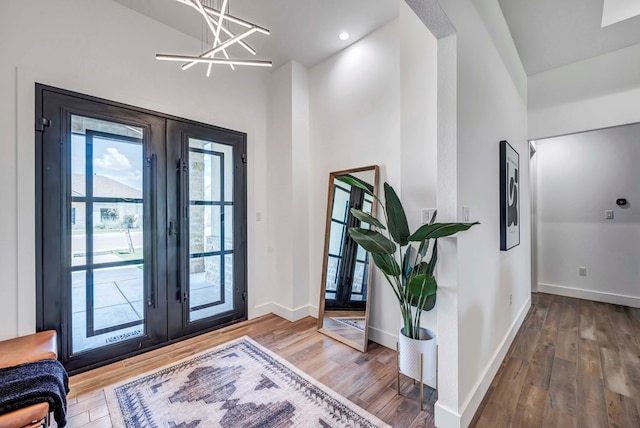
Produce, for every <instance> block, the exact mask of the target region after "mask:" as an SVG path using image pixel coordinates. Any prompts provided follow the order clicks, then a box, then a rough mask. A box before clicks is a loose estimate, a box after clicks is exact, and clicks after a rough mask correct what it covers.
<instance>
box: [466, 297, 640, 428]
mask: <svg viewBox="0 0 640 428" xmlns="http://www.w3.org/2000/svg"><path fill="white" fill-rule="evenodd" d="M471 426H475V427H492V428H499V427H509V426H512V427H543V426H544V427H572V426H573V427H581V428H582V427H607V426H609V427H630V428H631V427H638V426H640V310H639V309H634V308H628V307H623V306H618V305H610V304H606V303H599V302H591V301H588V300H580V299H574V298H569V297H562V296H556V295H550V294H543V293H538V294H533V297H532V306H531V310H530V311H529V314H528V316H527V318H526V320H525V322H524V323H523V325H522V327H521V328H520V331H519V332H518V335H517V336H516V338H515V340H514V342H513V344H512V346H511V349H510V350H509V353H508V354H507V357H506V358H505V361H504V362H503V363H502V366H501V367H500V370H499V371H498V374H497V375H496V377H495V379H494V380H493V383H492V384H491V387H490V388H489V391H488V392H487V394H486V395H485V398H484V400H483V402H482V404H481V405H480V408H479V409H478V412H477V413H476V415H475V417H474V421H473V422H472V424H471Z"/></svg>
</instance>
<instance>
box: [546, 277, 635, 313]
mask: <svg viewBox="0 0 640 428" xmlns="http://www.w3.org/2000/svg"><path fill="white" fill-rule="evenodd" d="M538 292H540V293H549V294H557V295H559V296H566V297H575V298H578V299H585V300H595V301H596V302H604V303H611V304H614V305H623V306H631V307H633V308H640V298H639V297H634V296H626V295H624V294H616V293H607V292H603V291H593V290H585V289H583V288H573V287H565V286H563V285H554V284H544V283H541V282H539V283H538Z"/></svg>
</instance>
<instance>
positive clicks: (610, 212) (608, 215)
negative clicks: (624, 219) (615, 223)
mask: <svg viewBox="0 0 640 428" xmlns="http://www.w3.org/2000/svg"><path fill="white" fill-rule="evenodd" d="M604 219H605V220H613V210H605V212H604Z"/></svg>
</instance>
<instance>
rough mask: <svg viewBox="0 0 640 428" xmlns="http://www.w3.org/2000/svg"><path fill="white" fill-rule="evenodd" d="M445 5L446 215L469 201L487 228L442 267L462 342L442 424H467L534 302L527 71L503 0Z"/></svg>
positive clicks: (453, 0) (449, 375)
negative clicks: (451, 114) (449, 108)
mask: <svg viewBox="0 0 640 428" xmlns="http://www.w3.org/2000/svg"><path fill="white" fill-rule="evenodd" d="M440 3H441V5H442V7H443V9H444V10H445V12H446V14H447V16H448V17H449V19H450V20H451V22H452V24H453V26H454V27H455V28H456V30H457V32H456V34H455V39H453V40H441V41H440V43H446V45H445V46H447V45H449V44H452V43H454V44H455V46H456V52H455V58H456V71H455V72H456V73H457V81H456V83H457V88H456V89H455V91H456V94H457V98H456V102H457V107H456V113H455V114H456V117H455V123H457V125H456V126H457V128H456V133H457V174H456V176H457V201H456V204H457V216H458V218H457V219H456V218H449V219H446V218H445V219H441V220H443V221H446V220H460V214H461V209H462V207H469V208H470V214H471V220H477V221H480V222H481V225H480V226H476V227H475V228H473V229H472V230H470V231H468V232H465V233H463V234H461V235H460V236H459V237H458V238H454V239H450V240H448V241H449V242H446V243H444V244H445V245H447V246H452V247H453V248H454V250H453V253H454V255H455V256H456V257H455V259H454V260H453V264H451V263H449V262H448V261H447V262H445V263H443V264H441V265H440V267H439V273H440V271H442V270H443V269H444V270H445V271H447V270H450V269H451V267H452V266H453V267H454V268H455V269H456V274H455V275H452V274H451V273H447V274H446V276H447V277H448V278H451V280H452V281H455V282H451V283H449V282H448V283H445V284H440V285H441V286H443V290H442V291H443V294H444V293H448V294H454V295H455V297H450V299H453V300H455V299H457V304H451V305H450V306H449V308H448V310H450V311H453V312H454V313H457V317H455V319H453V320H449V323H457V325H456V332H457V335H458V337H457V343H456V344H447V346H448V347H449V348H452V347H454V346H457V349H456V350H453V351H452V350H449V352H448V355H449V357H450V358H452V357H453V358H456V359H457V360H456V361H453V362H451V361H449V359H445V358H442V355H441V356H440V358H439V363H440V367H439V375H440V379H439V385H442V386H441V392H442V394H440V393H439V400H438V403H437V404H436V423H437V424H438V425H439V426H467V425H468V424H469V422H470V420H471V418H472V417H473V414H474V413H475V410H476V409H477V407H478V405H479V403H480V401H481V400H482V398H483V396H484V394H485V392H486V391H487V389H488V387H489V385H490V383H491V381H492V379H493V376H494V375H495V373H496V371H497V369H498V367H499V365H500V363H501V362H502V359H503V358H504V355H505V354H506V352H507V350H508V347H509V345H510V344H511V341H512V340H513V337H514V335H515V333H516V332H517V330H518V328H519V326H520V324H521V323H522V320H523V319H524V316H525V314H526V312H527V309H528V308H529V306H530V290H531V287H530V286H531V270H530V263H531V251H530V240H529V235H530V214H529V202H528V201H529V189H528V188H529V184H528V176H529V173H528V144H527V100H526V76H525V73H524V69H523V68H522V65H521V63H520V61H519V59H518V57H517V53H516V50H515V47H514V46H513V41H512V40H511V36H510V35H509V33H508V30H507V27H506V24H505V22H504V18H503V16H502V14H501V13H500V8H499V5H498V3H497V1H495V0H478V1H474V2H473V3H471V2H468V1H463V0H442V1H441V2H440ZM489 28H491V31H489ZM440 47H441V46H439V48H440ZM443 83H445V84H446V81H445V82H443ZM441 89H444V90H447V91H451V89H450V88H447V87H444V88H443V87H442V86H439V88H438V90H439V94H438V95H439V96H440V95H441V93H440V90H441ZM500 140H508V141H509V142H510V143H511V145H512V146H513V147H514V148H515V149H516V150H517V151H518V152H519V154H520V173H521V175H520V177H521V184H520V191H521V193H520V228H521V229H520V230H521V243H520V245H519V246H518V247H515V248H513V249H512V250H510V251H508V252H501V251H500V243H499V237H500V232H499V217H500V216H499V179H498V177H499V163H498V160H499V159H498V154H499V151H498V150H499V145H498V143H499V141H500ZM439 147H440V146H439ZM439 167H441V165H439ZM444 173H445V174H446V173H447V172H446V171H445V172H444ZM441 197H442V198H446V197H447V195H441V194H440V192H439V193H438V204H439V205H440V199H441ZM443 200H444V199H443ZM447 203H448V202H447ZM456 247H457V254H456ZM456 276H457V280H456ZM510 295H512V298H513V303H512V304H511V305H510V303H509V302H510ZM442 310H443V308H442V307H440V308H439V315H440V312H441V311H442ZM449 316H450V315H449ZM438 324H439V325H440V324H441V318H440V316H439V319H438ZM444 364H448V365H449V366H450V367H451V370H450V371H447V370H446V369H444V367H443V365H444Z"/></svg>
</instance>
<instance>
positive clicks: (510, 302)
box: [509, 294, 513, 306]
mask: <svg viewBox="0 0 640 428" xmlns="http://www.w3.org/2000/svg"><path fill="white" fill-rule="evenodd" d="M511 305H513V294H509V306H511Z"/></svg>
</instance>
